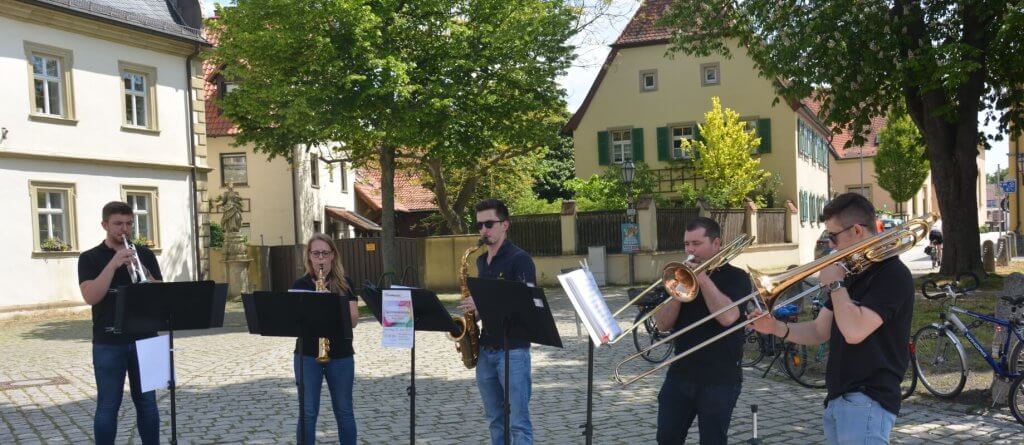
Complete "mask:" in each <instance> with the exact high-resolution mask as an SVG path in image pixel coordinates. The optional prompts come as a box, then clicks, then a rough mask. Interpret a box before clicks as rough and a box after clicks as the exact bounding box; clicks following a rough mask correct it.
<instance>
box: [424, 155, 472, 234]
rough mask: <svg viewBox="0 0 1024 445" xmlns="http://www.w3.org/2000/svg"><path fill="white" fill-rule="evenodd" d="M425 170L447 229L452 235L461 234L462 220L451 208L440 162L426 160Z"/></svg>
mask: <svg viewBox="0 0 1024 445" xmlns="http://www.w3.org/2000/svg"><path fill="white" fill-rule="evenodd" d="M426 166H427V172H428V173H430V179H431V180H432V181H433V182H434V197H435V199H436V200H437V211H438V213H440V214H441V217H442V218H444V222H445V224H447V225H448V229H449V230H451V231H452V234H453V235H461V234H462V233H463V232H465V230H463V227H462V220H461V219H460V218H459V215H458V213H457V212H456V211H454V210H453V209H452V206H451V200H450V199H449V196H448V183H447V182H446V181H445V179H444V172H443V171H442V167H441V162H440V161H438V160H429V161H426Z"/></svg>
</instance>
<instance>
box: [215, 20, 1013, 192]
mask: <svg viewBox="0 0 1024 445" xmlns="http://www.w3.org/2000/svg"><path fill="white" fill-rule="evenodd" d="M203 2H204V12H205V15H206V16H207V17H209V16H212V15H213V7H214V4H215V3H218V2H215V1H214V0H203ZM219 3H222V4H230V3H231V2H230V1H223V2H219ZM639 6H640V1H639V0H611V6H610V9H609V12H610V14H608V17H607V18H604V19H601V20H598V21H596V22H595V23H594V24H593V25H592V26H591V27H590V28H589V29H590V31H589V32H588V33H587V34H585V35H582V36H579V37H578V38H577V39H576V41H574V42H573V43H574V44H575V45H576V61H575V62H574V63H573V66H572V67H571V68H570V69H569V70H568V71H567V72H566V74H565V75H564V76H561V77H559V78H558V83H559V84H560V85H561V86H562V88H564V89H565V92H566V98H565V100H566V103H567V104H568V108H569V110H570V111H572V112H575V111H576V110H577V109H578V108H579V106H580V104H581V103H583V99H584V98H585V97H586V96H587V92H588V91H589V90H590V85H591V84H592V83H593V82H594V79H595V78H596V77H597V73H598V71H600V69H601V64H602V63H604V59H605V57H607V56H608V52H609V51H610V50H611V48H610V47H609V46H608V45H610V44H611V43H612V42H614V41H615V39H616V38H617V37H618V36H619V33H620V32H622V29H623V28H625V27H626V24H627V23H629V18H630V17H632V15H633V13H634V12H636V9H637V8H638V7H639ZM978 121H979V122H980V123H983V122H984V117H982V116H979V119H978ZM984 129H985V132H986V133H987V134H994V133H995V125H989V126H987V127H984ZM1007 147H1008V143H1007V141H1006V139H1004V140H1002V141H999V142H993V144H992V149H991V150H989V151H988V152H987V153H986V154H985V171H986V173H992V172H995V171H996V168H997V166H1002V167H1003V168H1005V167H1006V165H1007Z"/></svg>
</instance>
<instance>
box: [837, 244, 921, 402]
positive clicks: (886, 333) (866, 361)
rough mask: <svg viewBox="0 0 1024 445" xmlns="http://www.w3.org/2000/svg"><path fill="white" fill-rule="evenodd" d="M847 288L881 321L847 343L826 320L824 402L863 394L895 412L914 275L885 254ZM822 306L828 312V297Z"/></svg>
mask: <svg viewBox="0 0 1024 445" xmlns="http://www.w3.org/2000/svg"><path fill="white" fill-rule="evenodd" d="M847 291H848V292H849V294H850V299H851V300H853V301H854V302H855V303H856V304H859V305H860V306H862V307H866V308H868V309H871V310H872V311H875V313H877V314H878V316H880V317H882V325H881V326H879V327H878V329H876V330H875V332H872V333H871V335H868V337H867V338H865V339H864V341H862V342H860V343H859V344H856V345H851V344H849V343H847V342H846V340H845V339H844V338H843V334H842V333H840V332H839V327H838V325H836V323H835V321H833V322H832V334H831V337H830V338H829V344H828V347H829V357H828V364H827V365H826V370H825V385H826V386H827V388H828V395H827V396H826V398H825V405H826V406H828V402H829V400H832V399H835V398H836V397H839V396H841V395H843V394H846V393H851V392H863V393H864V394H865V395H867V396H868V397H870V398H872V399H873V400H875V401H876V402H878V403H879V404H880V405H882V408H885V410H886V411H889V412H891V413H893V414H897V415H898V414H899V413H900V381H902V380H903V374H904V373H905V372H906V371H907V366H909V364H910V350H909V346H908V343H909V341H910V323H911V320H912V319H913V318H914V279H913V277H912V276H911V275H910V269H907V266H906V265H905V264H903V262H902V261H900V259H899V258H890V259H888V260H885V261H882V262H881V263H877V264H875V265H873V266H871V268H869V269H868V270H867V271H866V272H864V273H863V274H862V275H861V276H858V277H854V278H853V280H852V283H851V284H850V285H849V287H848V289H847ZM825 308H827V309H828V310H832V301H831V300H830V301H828V302H826V303H825ZM834 315H835V314H833V316H834ZM833 320H834V319H833Z"/></svg>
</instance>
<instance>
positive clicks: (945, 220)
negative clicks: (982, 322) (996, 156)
mask: <svg viewBox="0 0 1024 445" xmlns="http://www.w3.org/2000/svg"><path fill="white" fill-rule="evenodd" d="M968 131H969V130H968ZM929 139H930V138H928V137H925V141H926V143H927V144H928V151H929V153H930V154H931V156H929V158H930V160H931V168H932V186H933V187H935V194H936V197H937V198H938V201H939V210H940V211H941V212H942V239H943V243H942V247H943V248H942V268H941V269H940V271H939V273H941V274H943V275H955V274H957V273H961V272H974V273H977V274H979V276H984V271H983V268H982V264H981V246H980V245H979V244H978V243H979V241H980V237H979V236H978V199H977V195H976V192H977V187H976V184H977V179H978V165H977V160H976V159H977V155H978V146H977V139H976V138H965V137H959V135H958V137H956V138H953V140H949V139H945V138H942V139H945V140H939V138H936V139H934V140H929ZM946 153H948V154H946ZM936 154H938V155H936Z"/></svg>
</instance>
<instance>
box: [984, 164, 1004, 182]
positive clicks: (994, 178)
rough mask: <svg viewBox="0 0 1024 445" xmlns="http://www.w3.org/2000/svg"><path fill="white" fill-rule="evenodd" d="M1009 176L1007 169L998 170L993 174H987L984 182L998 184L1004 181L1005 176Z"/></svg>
mask: <svg viewBox="0 0 1024 445" xmlns="http://www.w3.org/2000/svg"><path fill="white" fill-rule="evenodd" d="M1008 174H1010V169H1009V168H1005V167H1003V168H1000V169H999V170H996V172H995V173H988V174H986V175H985V182H986V183H988V184H999V183H1000V182H1003V180H1004V179H1006V175H1008Z"/></svg>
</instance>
